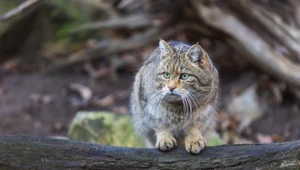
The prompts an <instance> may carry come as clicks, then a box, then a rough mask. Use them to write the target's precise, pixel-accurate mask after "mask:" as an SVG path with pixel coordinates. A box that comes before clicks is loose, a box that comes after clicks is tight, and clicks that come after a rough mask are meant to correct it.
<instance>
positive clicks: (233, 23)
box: [191, 0, 300, 88]
mask: <svg viewBox="0 0 300 170" xmlns="http://www.w3.org/2000/svg"><path fill="white" fill-rule="evenodd" d="M218 2H219V1H218ZM220 2H221V1H220ZM247 2H248V1H247ZM191 3H192V4H193V7H195V9H196V10H197V12H198V15H199V17H200V18H201V19H202V20H203V21H204V23H205V24H206V25H207V26H208V27H211V28H214V30H217V31H220V32H222V33H223V34H224V35H226V37H225V38H224V39H225V41H227V43H229V44H231V46H232V47H233V48H234V49H236V50H237V51H240V52H241V54H244V55H243V56H241V57H244V58H245V59H248V60H249V61H251V62H252V63H253V64H254V65H256V66H258V67H259V68H261V69H262V70H264V71H265V72H267V73H269V74H271V75H273V76H274V77H276V78H278V79H281V80H283V81H285V82H287V83H288V84H290V85H292V86H296V87H298V88H299V87H300V74H299V73H300V65H299V64H296V63H295V62H292V61H290V60H289V59H287V57H285V56H284V55H283V54H282V53H280V52H279V51H277V50H276V49H274V47H272V46H271V44H270V43H268V42H267V41H266V39H264V38H263V37H262V36H260V35H259V34H258V32H256V31H255V30H254V29H251V28H250V27H249V26H248V25H246V24H245V23H244V22H242V21H241V20H240V19H239V18H238V17H237V15H234V13H231V12H229V11H230V9H227V10H224V9H223V8H226V6H222V9H221V7H220V6H218V5H217V4H216V3H210V4H209V5H205V3H204V1H197V0H191ZM247 6H248V7H249V8H251V9H252V8H253V9H252V10H251V11H252V13H254V14H255V16H257V15H258V14H261V15H262V13H261V11H260V10H255V7H253V6H251V4H249V3H247ZM249 13H250V14H251V12H249ZM261 15H259V16H261ZM267 17H269V16H267ZM267 17H265V18H263V19H264V20H263V19H262V18H259V19H258V20H260V22H265V28H266V29H265V30H262V31H261V32H264V33H265V32H272V33H273V34H274V35H277V36H278V39H281V40H282V41H283V43H284V44H286V45H290V47H289V48H290V49H293V50H294V51H297V50H295V48H297V47H298V45H299V41H297V40H296V39H295V38H293V37H291V36H290V34H292V33H293V32H291V31H292V30H287V29H286V28H285V27H283V26H281V27H275V24H274V23H273V22H274V21H270V22H266V19H267ZM271 27H272V28H271ZM267 28H269V29H276V30H277V32H275V31H269V30H268V29H267ZM278 30H280V31H278ZM289 31H290V32H289ZM282 37H285V39H283V38H282ZM276 43H277V44H281V43H280V42H279V41H278V42H274V43H273V44H276ZM297 43H298V44H297ZM295 44H297V45H295Z"/></svg>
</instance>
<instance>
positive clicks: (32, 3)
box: [0, 0, 45, 21]
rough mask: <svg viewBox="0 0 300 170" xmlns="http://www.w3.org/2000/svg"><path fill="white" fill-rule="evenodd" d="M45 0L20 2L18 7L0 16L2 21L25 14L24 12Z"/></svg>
mask: <svg viewBox="0 0 300 170" xmlns="http://www.w3.org/2000/svg"><path fill="white" fill-rule="evenodd" d="M44 1H45V0H27V1H25V2H23V3H22V4H20V5H19V6H18V7H16V8H14V9H12V10H10V11H8V12H7V13H5V14H4V15H2V16H1V17H0V21H6V20H8V19H11V18H14V17H16V16H18V15H21V14H23V13H24V12H27V11H29V10H32V9H33V8H35V7H37V6H38V5H40V4H41V3H42V2H44Z"/></svg>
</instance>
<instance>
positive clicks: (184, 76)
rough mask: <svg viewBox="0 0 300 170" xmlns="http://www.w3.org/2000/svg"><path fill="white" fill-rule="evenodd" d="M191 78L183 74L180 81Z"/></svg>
mask: <svg viewBox="0 0 300 170" xmlns="http://www.w3.org/2000/svg"><path fill="white" fill-rule="evenodd" d="M189 77H190V76H189V75H188V74H186V73H183V74H181V75H180V79H182V80H187V79H188V78H189Z"/></svg>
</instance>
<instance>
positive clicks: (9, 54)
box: [0, 0, 300, 144]
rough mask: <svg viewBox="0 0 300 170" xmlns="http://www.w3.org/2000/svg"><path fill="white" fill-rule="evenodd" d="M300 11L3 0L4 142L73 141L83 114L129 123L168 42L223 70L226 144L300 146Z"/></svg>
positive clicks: (147, 1)
mask: <svg viewBox="0 0 300 170" xmlns="http://www.w3.org/2000/svg"><path fill="white" fill-rule="evenodd" d="M299 11H300V1H297V0H286V1H279V0H278V1H271V0H241V1H238V0H236V1H230V0H188V1H183V0H152V1H151V0H72V1H71V0H48V1H45V0H27V1H26V0H10V1H7V0H0V117H1V118H0V135H14V134H27V135H37V136H60V137H70V134H71V133H70V132H68V131H69V129H70V128H71V127H73V125H71V124H72V121H73V123H74V120H73V119H74V117H75V115H76V113H78V112H80V111H81V112H80V113H81V116H82V115H84V114H85V113H92V112H94V111H97V112H105V114H114V115H119V116H128V115H129V109H128V108H129V107H128V105H129V94H130V91H131V89H132V83H133V80H134V75H135V73H136V72H137V71H138V69H139V67H140V66H141V64H142V63H143V61H144V60H145V59H146V58H147V56H148V55H149V54H150V53H151V52H152V51H153V50H154V49H155V48H156V47H157V45H158V41H159V38H163V39H164V40H167V41H168V40H177V41H183V42H187V43H190V44H193V43H196V42H199V44H200V45H201V46H202V47H203V49H204V50H206V51H207V53H208V54H209V55H210V57H211V58H212V60H213V62H214V63H215V66H216V67H217V68H218V70H219V74H220V99H219V109H218V120H217V121H218V123H217V130H216V133H215V134H214V135H215V136H217V138H218V139H219V140H221V143H227V144H232V143H252V142H255V143H271V142H282V141H290V140H296V139H300V29H299V28H300V13H299ZM82 111H85V112H82ZM123 123H124V122H123ZM127 123H129V124H130V121H129V119H128V121H127ZM117 128H119V129H118V130H120V129H122V127H121V128H120V127H117ZM70 138H73V139H76V137H70ZM100 138H101V137H100Z"/></svg>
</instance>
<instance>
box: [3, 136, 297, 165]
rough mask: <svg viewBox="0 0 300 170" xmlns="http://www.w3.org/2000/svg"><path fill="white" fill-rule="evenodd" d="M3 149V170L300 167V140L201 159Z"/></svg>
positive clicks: (41, 144) (21, 139)
mask: <svg viewBox="0 0 300 170" xmlns="http://www.w3.org/2000/svg"><path fill="white" fill-rule="evenodd" d="M0 146H1V147H0V169H43V170H48V169H49V170H50V169H58V170H59V169H297V168H300V141H293V142H286V143H274V144H245V145H224V146H217V147H207V148H205V149H204V150H203V151H202V152H201V154H200V155H191V154H189V153H187V152H186V151H185V150H184V148H177V149H174V150H172V151H170V152H160V151H158V150H156V149H138V148H123V147H113V146H105V145H98V144H91V143H84V142H77V141H70V140H62V139H52V138H42V137H30V136H3V137H0Z"/></svg>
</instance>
